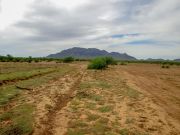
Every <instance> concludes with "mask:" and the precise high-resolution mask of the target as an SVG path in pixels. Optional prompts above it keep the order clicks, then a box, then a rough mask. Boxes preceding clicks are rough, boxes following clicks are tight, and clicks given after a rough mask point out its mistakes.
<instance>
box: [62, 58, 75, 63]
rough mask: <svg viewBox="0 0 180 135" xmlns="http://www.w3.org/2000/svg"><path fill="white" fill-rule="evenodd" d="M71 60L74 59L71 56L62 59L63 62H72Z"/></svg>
mask: <svg viewBox="0 0 180 135" xmlns="http://www.w3.org/2000/svg"><path fill="white" fill-rule="evenodd" d="M73 61H74V58H73V57H66V58H64V59H63V62H64V63H70V62H73Z"/></svg>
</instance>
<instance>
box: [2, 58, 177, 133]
mask: <svg viewBox="0 0 180 135" xmlns="http://www.w3.org/2000/svg"><path fill="white" fill-rule="evenodd" d="M88 63H89V62H78V61H76V62H72V63H55V62H39V63H34V62H32V63H25V62H24V63H13V62H10V63H8V62H1V63H0V67H1V68H0V69H1V74H0V80H1V86H0V129H1V130H0V134H2V135H12V134H13V135H15V134H16V135H17V134H18V135H20V134H33V135H84V134H87V135H119V134H120V135H178V134H180V115H179V114H180V91H179V90H180V67H179V66H176V65H173V66H170V68H168V69H166V68H162V67H161V65H160V64H146V63H127V64H120V63H118V64H117V65H111V66H108V68H107V69H105V70H89V69H87V65H88Z"/></svg>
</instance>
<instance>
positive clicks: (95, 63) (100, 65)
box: [88, 57, 117, 69]
mask: <svg viewBox="0 0 180 135" xmlns="http://www.w3.org/2000/svg"><path fill="white" fill-rule="evenodd" d="M108 65H117V62H116V61H115V60H114V59H113V58H112V57H97V58H95V59H93V60H92V61H91V63H90V64H89V65H88V69H106V68H107V67H108Z"/></svg>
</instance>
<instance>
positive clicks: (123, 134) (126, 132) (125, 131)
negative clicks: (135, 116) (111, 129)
mask: <svg viewBox="0 0 180 135" xmlns="http://www.w3.org/2000/svg"><path fill="white" fill-rule="evenodd" d="M118 133H120V135H129V133H130V132H129V130H128V129H126V128H124V129H121V130H119V131H118Z"/></svg>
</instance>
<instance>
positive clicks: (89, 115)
mask: <svg viewBox="0 0 180 135" xmlns="http://www.w3.org/2000/svg"><path fill="white" fill-rule="evenodd" d="M99 118H100V116H99V115H97V114H92V113H88V118H87V120H88V121H95V120H97V119H99Z"/></svg>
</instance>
